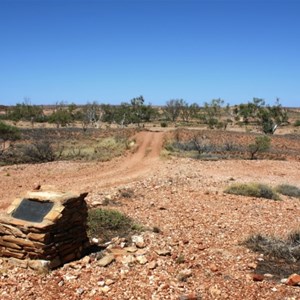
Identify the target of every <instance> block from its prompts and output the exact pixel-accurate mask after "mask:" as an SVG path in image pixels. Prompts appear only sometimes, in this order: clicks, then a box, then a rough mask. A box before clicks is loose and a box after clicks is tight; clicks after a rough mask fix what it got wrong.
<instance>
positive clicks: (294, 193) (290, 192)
mask: <svg viewBox="0 0 300 300" xmlns="http://www.w3.org/2000/svg"><path fill="white" fill-rule="evenodd" d="M276 191H277V192H278V193H280V194H282V195H286V196H290V197H296V198H300V189H299V188H298V187H296V186H294V185H289V184H281V185H279V186H277V187H276Z"/></svg>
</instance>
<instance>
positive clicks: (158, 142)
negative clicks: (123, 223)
mask: <svg viewBox="0 0 300 300" xmlns="http://www.w3.org/2000/svg"><path fill="white" fill-rule="evenodd" d="M163 137H164V133H163V132H146V131H144V132H139V133H138V134H136V136H135V137H134V138H135V140H136V145H135V148H134V151H133V152H132V153H128V154H127V155H126V156H123V157H119V158H116V159H114V160H112V161H110V162H104V163H103V162H69V161H61V162H52V163H44V164H38V165H20V166H8V167H2V168H0V178H1V180H0V207H1V208H5V207H7V205H8V204H9V203H10V202H11V201H12V200H13V199H14V198H15V197H18V196H19V195H20V194H22V193H24V192H26V191H28V190H30V189H31V188H32V186H33V185H34V184H36V183H39V184H41V185H53V186H55V187H57V188H60V189H66V190H75V191H88V192H92V191H99V190H100V189H102V188H107V187H111V186H115V185H120V184H126V183H129V182H132V181H133V180H135V179H138V178H140V177H141V176H143V175H146V174H147V173H148V172H151V171H153V170H154V169H155V167H156V166H157V165H158V164H157V161H158V160H159V154H160V151H161V148H162V145H163Z"/></svg>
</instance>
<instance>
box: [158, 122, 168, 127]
mask: <svg viewBox="0 0 300 300" xmlns="http://www.w3.org/2000/svg"><path fill="white" fill-rule="evenodd" d="M160 126H161V127H168V123H167V122H161V123H160Z"/></svg>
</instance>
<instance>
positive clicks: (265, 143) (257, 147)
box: [248, 135, 271, 159]
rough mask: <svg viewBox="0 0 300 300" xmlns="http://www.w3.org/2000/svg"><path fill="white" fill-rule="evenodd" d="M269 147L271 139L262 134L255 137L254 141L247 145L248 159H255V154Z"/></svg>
mask: <svg viewBox="0 0 300 300" xmlns="http://www.w3.org/2000/svg"><path fill="white" fill-rule="evenodd" d="M270 147H271V139H270V138H269V137H268V136H266V135H264V136H258V137H256V138H255V142H254V143H253V144H250V145H249V146H248V149H249V152H250V155H251V156H250V159H256V154H257V153H259V152H264V151H267V150H269V149H270Z"/></svg>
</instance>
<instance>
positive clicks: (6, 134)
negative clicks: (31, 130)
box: [0, 121, 20, 141]
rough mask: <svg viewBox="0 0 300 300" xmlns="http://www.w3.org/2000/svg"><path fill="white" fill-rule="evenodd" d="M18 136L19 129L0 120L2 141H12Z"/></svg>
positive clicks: (0, 137)
mask: <svg viewBox="0 0 300 300" xmlns="http://www.w3.org/2000/svg"><path fill="white" fill-rule="evenodd" d="M19 138H20V130H19V129H18V128H17V127H15V126H11V125H8V124H5V123H4V122H1V121H0V139H2V140H3V141H9V140H11V141H14V140H17V139H19Z"/></svg>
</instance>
